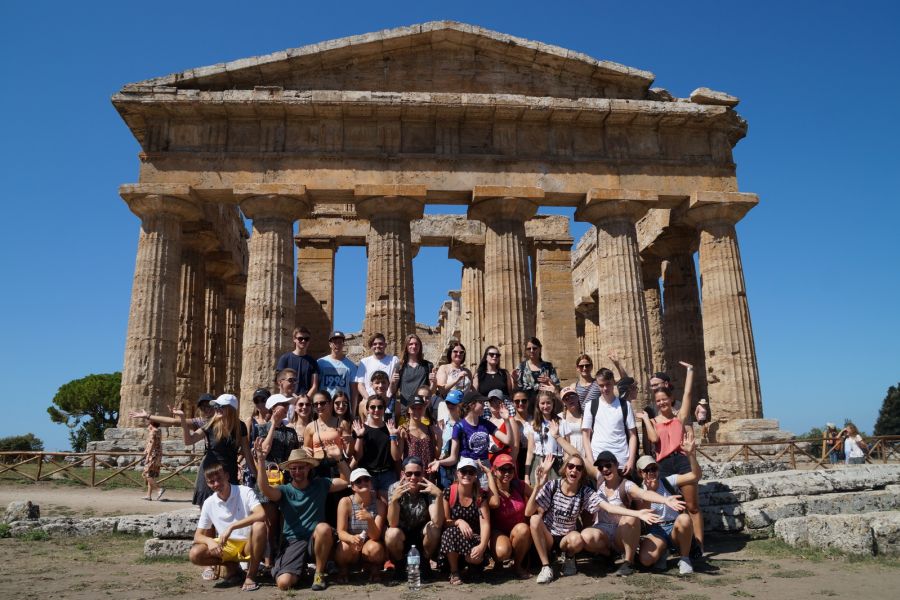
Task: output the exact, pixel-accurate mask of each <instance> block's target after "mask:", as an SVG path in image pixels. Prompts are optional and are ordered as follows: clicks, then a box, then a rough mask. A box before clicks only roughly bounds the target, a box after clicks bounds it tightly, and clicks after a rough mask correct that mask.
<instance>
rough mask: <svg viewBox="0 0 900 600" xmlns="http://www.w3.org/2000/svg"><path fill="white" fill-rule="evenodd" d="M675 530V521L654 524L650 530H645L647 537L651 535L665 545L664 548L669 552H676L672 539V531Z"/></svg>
mask: <svg viewBox="0 0 900 600" xmlns="http://www.w3.org/2000/svg"><path fill="white" fill-rule="evenodd" d="M674 528H675V521H669V522H667V523H654V524H653V525H651V526H650V529H648V530H647V535H652V536H653V537H656V538H659V539H661V540H662V541H663V542H665V543H666V547H667V548H668V549H669V551H671V552H677V551H678V548H676V547H675V541H674V540H673V539H672V529H674Z"/></svg>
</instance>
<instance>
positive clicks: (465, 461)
mask: <svg viewBox="0 0 900 600" xmlns="http://www.w3.org/2000/svg"><path fill="white" fill-rule="evenodd" d="M465 467H472V468H473V469H475V470H476V471H478V470H479V464H478V463H477V462H475V461H474V460H473V459H471V458H469V457H467V456H464V457H462V458H461V459H459V462H458V463H456V470H457V471H459V470H460V469H464V468H465Z"/></svg>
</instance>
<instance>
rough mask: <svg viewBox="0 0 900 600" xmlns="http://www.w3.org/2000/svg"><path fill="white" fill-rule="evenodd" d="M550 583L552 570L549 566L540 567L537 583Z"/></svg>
mask: <svg viewBox="0 0 900 600" xmlns="http://www.w3.org/2000/svg"><path fill="white" fill-rule="evenodd" d="M551 581H553V568H552V567H551V566H550V565H544V566H543V567H541V572H540V573H538V576H537V582H538V583H550V582H551Z"/></svg>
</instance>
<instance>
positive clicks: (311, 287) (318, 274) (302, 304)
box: [296, 238, 337, 356]
mask: <svg viewBox="0 0 900 600" xmlns="http://www.w3.org/2000/svg"><path fill="white" fill-rule="evenodd" d="M336 250H337V245H336V244H335V241H334V240H333V239H315V238H309V239H307V238H304V239H302V240H298V241H297V318H296V321H297V325H305V326H306V327H307V328H308V329H309V331H310V335H311V336H312V339H311V340H310V344H309V349H308V351H309V353H310V354H311V355H312V356H324V355H326V354H328V353H329V351H330V348H329V346H328V335H329V334H330V333H331V329H332V327H333V323H334V255H335V252H336Z"/></svg>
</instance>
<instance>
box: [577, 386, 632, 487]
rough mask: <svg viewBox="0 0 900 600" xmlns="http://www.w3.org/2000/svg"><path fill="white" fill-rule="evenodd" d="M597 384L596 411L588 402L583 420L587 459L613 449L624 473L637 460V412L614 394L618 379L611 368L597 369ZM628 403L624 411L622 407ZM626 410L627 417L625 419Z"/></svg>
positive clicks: (629, 471)
mask: <svg viewBox="0 0 900 600" xmlns="http://www.w3.org/2000/svg"><path fill="white" fill-rule="evenodd" d="M597 385H598V386H599V387H600V399H599V400H598V401H597V414H596V415H595V414H594V413H593V410H592V409H593V407H592V406H591V405H590V404H588V405H587V406H586V407H585V413H584V417H583V418H582V421H581V435H582V443H583V446H584V451H585V453H587V454H589V456H587V457H586V458H587V459H588V462H593V460H594V457H596V456H598V455H599V454H600V453H601V452H604V451H609V452H612V453H613V454H614V455H615V456H616V459H617V460H618V462H619V465H621V466H622V469H623V474H624V475H625V476H628V475H630V474H631V473H633V472H634V461H635V460H636V459H637V439H638V438H637V426H636V425H635V422H634V411H633V410H632V408H631V403H630V402H628V401H627V400H623V399H620V398H618V397H616V396H615V394H613V387H614V385H615V379H614V377H613V373H612V371H610V370H609V369H600V370H599V371H597ZM622 402H624V403H625V410H624V411H623V409H622ZM623 412H625V413H626V414H627V417H625V418H624V419H623Z"/></svg>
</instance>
